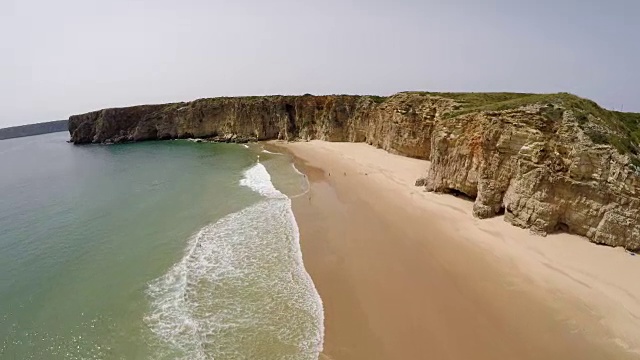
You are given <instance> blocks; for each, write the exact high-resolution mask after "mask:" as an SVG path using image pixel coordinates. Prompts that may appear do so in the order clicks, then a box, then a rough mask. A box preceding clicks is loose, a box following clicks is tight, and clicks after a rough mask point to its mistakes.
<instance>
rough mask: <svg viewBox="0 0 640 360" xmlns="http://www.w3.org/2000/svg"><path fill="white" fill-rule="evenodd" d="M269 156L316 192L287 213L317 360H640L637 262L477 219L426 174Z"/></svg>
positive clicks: (399, 165)
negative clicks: (315, 324)
mask: <svg viewBox="0 0 640 360" xmlns="http://www.w3.org/2000/svg"><path fill="white" fill-rule="evenodd" d="M271 146H277V147H279V148H284V149H286V150H287V151H288V152H290V153H291V154H293V155H294V161H295V163H296V166H297V167H298V169H300V170H301V171H302V172H303V173H305V174H306V175H307V177H308V179H309V180H310V190H309V192H308V193H307V194H305V195H304V196H300V197H296V198H294V199H293V210H294V213H295V216H296V219H297V222H298V224H299V226H300V234H301V246H302V252H303V257H304V262H305V266H306V268H307V271H308V272H309V274H310V275H311V277H312V279H313V281H314V283H315V285H316V287H317V289H318V292H319V293H320V296H321V298H322V300H323V304H324V311H325V341H324V351H323V353H322V355H321V357H320V358H321V359H334V360H346V359H367V360H375V359H403V360H404V359H465V360H466V359H637V358H640V357H639V356H638V352H637V351H638V350H639V349H640V300H639V299H640V281H638V280H637V276H638V275H639V274H640V256H631V255H630V254H628V253H626V252H625V251H624V250H621V249H613V248H607V247H603V246H597V245H594V244H591V243H589V242H588V241H587V240H586V239H584V238H581V237H578V236H573V235H568V234H556V235H551V236H547V237H541V236H536V235H532V234H530V233H529V232H528V231H527V230H524V229H519V228H516V227H513V226H511V225H509V224H507V223H505V222H504V221H503V220H502V218H501V217H497V218H493V219H487V220H478V219H475V218H473V217H472V215H471V208H472V203H471V202H470V201H467V200H464V199H460V198H456V197H454V196H452V195H439V194H433V193H427V192H424V191H423V189H422V188H418V187H415V186H414V185H413V184H414V182H415V180H416V179H417V178H418V177H420V176H424V175H425V174H426V170H427V168H428V166H429V163H428V162H427V161H423V160H417V159H411V158H406V157H402V156H397V155H392V154H389V153H387V152H385V151H383V150H380V149H375V148H373V147H371V146H369V145H366V144H362V143H328V142H321V141H312V142H306V143H305V142H299V143H281V142H277V143H271ZM634 277H635V278H634ZM634 351H636V352H634Z"/></svg>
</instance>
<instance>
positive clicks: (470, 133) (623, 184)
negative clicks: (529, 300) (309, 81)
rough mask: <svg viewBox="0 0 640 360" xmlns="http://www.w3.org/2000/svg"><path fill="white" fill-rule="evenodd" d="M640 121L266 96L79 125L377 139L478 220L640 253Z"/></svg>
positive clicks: (533, 100) (590, 108)
mask: <svg viewBox="0 0 640 360" xmlns="http://www.w3.org/2000/svg"><path fill="white" fill-rule="evenodd" d="M639 128H640V114H629V113H616V112H611V111H607V110H604V109H602V108H600V107H599V106H597V105H596V104H595V103H593V102H590V101H588V100H585V99H581V98H578V97H576V96H573V95H569V94H551V95H533V94H514V93H488V94H474V93H468V94H464V93H400V94H397V95H394V96H391V97H388V98H382V97H376V96H348V95H331V96H311V95H306V96H265V97H241V98H214V99H201V100H196V101H192V102H188V103H174V104H164V105H143V106H135V107H130V108H120V109H105V110H100V111H95V112H91V113H87V114H83V115H76V116H72V117H70V118H69V132H70V133H71V140H72V141H73V142H74V143H76V144H80V143H108V142H116V143H117V142H124V141H141V140H151V139H171V138H188V137H200V138H206V137H209V138H215V139H219V140H224V141H247V140H267V139H285V140H294V139H321V140H327V141H352V142H367V143H369V144H372V145H374V146H377V147H381V148H383V149H386V150H388V151H391V152H394V153H397V154H401V155H405V156H411V157H417V158H423V159H429V160H431V167H430V170H429V172H428V173H427V174H425V178H423V179H419V180H418V182H417V184H419V185H424V186H426V188H427V189H428V190H430V191H438V192H454V193H463V194H466V195H467V196H468V197H470V198H472V199H474V201H475V204H474V210H473V212H474V215H475V216H477V217H480V218H485V217H490V216H495V215H498V214H502V213H504V216H505V220H506V221H508V222H510V223H512V224H514V225H517V226H521V227H526V228H531V229H532V230H534V231H536V232H538V233H541V234H546V233H548V232H553V231H556V230H563V231H569V232H572V233H576V234H579V235H584V236H586V237H587V238H589V239H590V240H591V241H593V242H596V243H601V244H607V245H613V246H624V247H625V248H627V249H629V250H634V251H638V250H640V198H639V196H638V190H639V189H640V188H639V186H640V173H639V171H638V167H637V165H638V164H640V161H638V157H637V154H638V152H639V147H638V142H639V140H640V130H638V129H639Z"/></svg>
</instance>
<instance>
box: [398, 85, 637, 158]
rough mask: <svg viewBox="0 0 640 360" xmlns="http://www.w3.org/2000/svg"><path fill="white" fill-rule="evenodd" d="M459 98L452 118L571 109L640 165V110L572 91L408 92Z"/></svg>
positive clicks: (596, 137) (588, 129) (590, 131)
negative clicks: (531, 108)
mask: <svg viewBox="0 0 640 360" xmlns="http://www.w3.org/2000/svg"><path fill="white" fill-rule="evenodd" d="M408 93H409V94H421V95H430V96H439V97H443V98H449V99H453V100H455V101H456V102H457V103H458V104H459V106H458V108H456V109H455V110H454V111H452V112H450V113H448V114H445V117H447V118H451V117H456V116H461V115H464V114H469V113H474V112H484V111H503V110H511V109H517V108H520V107H523V106H527V105H533V104H540V105H548V106H550V107H556V106H557V107H561V108H564V109H566V110H571V111H572V112H573V115H574V116H575V117H576V119H577V120H578V123H579V124H580V126H581V127H582V128H583V129H584V131H585V133H586V134H587V135H588V136H589V137H590V138H591V140H592V141H593V142H594V143H596V144H608V145H613V146H614V147H615V148H616V149H617V150H618V152H620V153H621V154H630V155H633V156H632V157H633V159H634V163H638V164H639V165H640V161H638V155H640V113H630V112H620V111H612V110H607V109H604V108H602V107H600V106H599V105H598V104H597V103H595V102H594V101H591V100H589V99H585V98H581V97H579V96H576V95H573V94H569V93H556V94H530V93H506V92H497V93H438V92H408Z"/></svg>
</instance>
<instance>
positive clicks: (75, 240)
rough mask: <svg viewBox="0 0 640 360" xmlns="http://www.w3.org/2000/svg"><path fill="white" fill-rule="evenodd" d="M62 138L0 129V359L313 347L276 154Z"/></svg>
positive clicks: (241, 355) (289, 352)
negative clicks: (76, 142) (3, 135)
mask: <svg viewBox="0 0 640 360" xmlns="http://www.w3.org/2000/svg"><path fill="white" fill-rule="evenodd" d="M67 138H68V134H66V133H57V134H48V135H42V136H36V137H30V138H22V139H12V140H5V141H0V169H2V170H1V171H2V172H1V176H0V199H2V201H1V202H0V230H1V231H0V274H2V276H1V277H0V322H1V324H2V326H0V358H3V359H4V358H8V359H13V358H15V359H42V358H47V359H131V358H148V359H163V358H164V359H175V358H184V359H210V358H215V359H315V358H317V354H318V352H319V350H320V349H321V347H322V331H323V329H322V306H321V303H320V299H319V297H318V295H317V292H316V291H315V288H314V287H313V284H312V283H311V280H310V279H309V277H308V275H307V274H306V272H305V271H304V267H303V265H302V259H301V256H300V249H299V244H298V230H297V225H296V223H295V218H294V217H293V214H292V212H291V202H290V200H289V197H288V196H295V195H297V194H300V193H301V192H303V191H305V186H306V183H305V181H304V178H303V177H302V176H301V175H300V174H298V173H297V172H296V171H295V169H294V168H293V167H292V165H291V163H290V161H289V159H288V158H287V157H286V156H284V155H279V154H270V153H263V152H262V149H261V148H260V146H259V145H252V146H251V147H250V148H246V147H243V146H239V145H235V144H206V143H202V144H200V143H192V142H188V141H166V142H147V143H139V144H126V145H117V146H73V145H70V144H67V143H66V142H65V140H66V139H67ZM258 155H259V158H260V163H257V162H256V160H257V158H258ZM272 179H273V183H272ZM274 183H275V187H274V185H273V184H274ZM278 189H279V190H278ZM284 194H287V195H288V196H287V195H284Z"/></svg>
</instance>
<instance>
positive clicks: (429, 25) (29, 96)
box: [0, 0, 640, 127]
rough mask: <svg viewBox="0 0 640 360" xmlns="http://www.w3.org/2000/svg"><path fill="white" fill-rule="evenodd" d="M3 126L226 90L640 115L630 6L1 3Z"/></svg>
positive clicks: (192, 0)
mask: <svg viewBox="0 0 640 360" xmlns="http://www.w3.org/2000/svg"><path fill="white" fill-rule="evenodd" d="M0 50H1V53H0V54H1V56H0V111H1V113H0V127H2V126H9V125H15V124H22V123H31V122H39V121H47V120H55V119H61V118H67V117H68V116H69V115H71V114H74V113H80V112H86V111H90V110H94V109H98V108H104V107H113V106H125V105H132V104H138V103H158V102H171V101H182V100H192V99H196V98H201V97H211V96H222V95H259V94H303V93H313V94H331V93H356V94H382V95H387V94H392V93H394V92H398V91H403V90H431V91H526V92H557V91H568V92H572V93H576V94H578V95H581V96H584V97H589V98H592V99H594V100H596V101H597V102H598V103H600V104H601V105H603V106H605V107H607V108H613V107H615V108H616V109H620V107H621V106H622V104H624V110H629V111H640V69H639V67H640V1H637V0H618V1H615V0H609V1H604V0H603V1H595V0H575V1H574V0H555V1H552V0H538V1H532V0H526V1H520V0H510V1H509V0H504V1H501V0H495V1H491V0H485V1H480V0H459V1H455V0H454V1H444V0H441V1H431V0H422V1H420V0H395V1H390V0H389V1H383V0H370V1H364V0H357V1H348V0H321V1H320V0H314V1H305V0H269V1H265V0H234V1H231V0H229V1H213V0H212V1H204V0H181V1H178V0H174V1H169V0H154V1H151V0H147V1H142V0H139V1H135V0H104V1H91V0H56V1H53V0H0Z"/></svg>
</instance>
